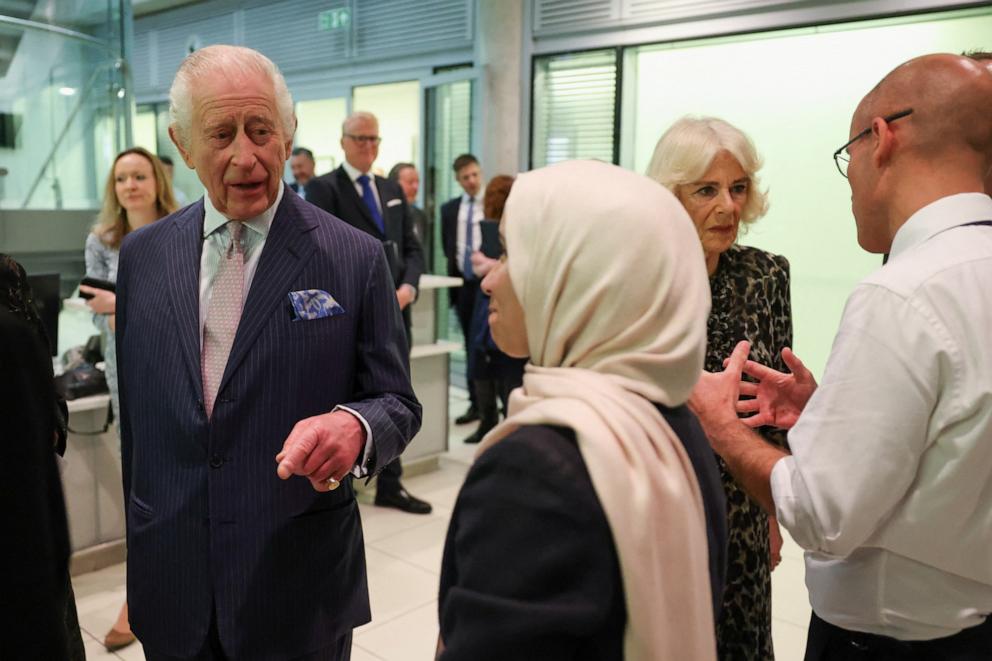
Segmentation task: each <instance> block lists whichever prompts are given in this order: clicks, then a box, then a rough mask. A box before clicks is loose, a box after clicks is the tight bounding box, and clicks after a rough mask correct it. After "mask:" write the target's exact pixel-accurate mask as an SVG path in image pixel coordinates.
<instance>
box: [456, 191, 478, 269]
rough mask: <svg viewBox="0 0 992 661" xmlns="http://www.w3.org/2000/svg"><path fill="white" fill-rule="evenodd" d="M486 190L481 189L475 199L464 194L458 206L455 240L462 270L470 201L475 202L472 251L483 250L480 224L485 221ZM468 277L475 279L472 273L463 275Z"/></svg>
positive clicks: (473, 208) (473, 206)
mask: <svg viewBox="0 0 992 661" xmlns="http://www.w3.org/2000/svg"><path fill="white" fill-rule="evenodd" d="M484 193H485V189H481V188H480V189H479V192H478V194H476V196H475V198H472V197H470V196H469V194H468V193H462V200H461V203H460V204H459V205H458V228H457V229H458V234H457V235H456V238H455V254H456V255H458V269H459V270H461V269H462V265H463V264H464V263H465V247H466V243H465V236H466V235H465V219H466V217H467V216H468V203H469V200H473V199H474V202H473V204H472V251H473V252H474V251H476V250H480V249H481V248H482V226H481V225H479V223H480V222H482V221H483V220H484V217H483V209H482V199H483V194H484ZM463 275H467V277H469V278H473V279H474V278H475V275H474V274H472V273H469V274H463Z"/></svg>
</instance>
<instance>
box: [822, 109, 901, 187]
mask: <svg viewBox="0 0 992 661" xmlns="http://www.w3.org/2000/svg"><path fill="white" fill-rule="evenodd" d="M912 114H913V109H912V108H907V109H906V110H900V111H899V112H897V113H893V114H891V115H889V116H888V117H883V118H882V121H883V122H885V123H886V124H888V123H889V122H894V121H896V120H897V119H902V118H903V117H908V116H910V115H912ZM869 133H871V127H870V126H869V127H868V128H866V129H865V130H864V131H862V132H861V133H859V134H857V135H856V136H854V137H853V138H851V139H850V140H848V141H847V142H845V143H844V144H843V146H841V148H840V149H838V150H837V151H835V152H834V163H835V164H836V165H837V171H838V172H840V174H841V176H842V177H844V178H845V179H847V164H848V163H850V162H851V155H850V154H848V153H846V152H845V150H846V149H847V148H848V147H850V146H851V145H853V144H854V143H855V142H857V141H858V140H860V139H861V138H863V137H865V136H866V135H868V134H869Z"/></svg>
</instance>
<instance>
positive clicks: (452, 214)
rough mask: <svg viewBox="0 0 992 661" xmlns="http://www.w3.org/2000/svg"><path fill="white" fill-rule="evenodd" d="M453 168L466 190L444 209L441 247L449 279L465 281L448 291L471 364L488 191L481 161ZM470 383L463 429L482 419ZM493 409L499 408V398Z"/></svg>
mask: <svg viewBox="0 0 992 661" xmlns="http://www.w3.org/2000/svg"><path fill="white" fill-rule="evenodd" d="M451 167H452V170H454V171H455V180H456V181H457V182H458V185H459V186H461V188H462V194H461V195H459V196H458V197H453V198H451V199H450V200H448V201H447V202H445V203H444V204H442V205H441V246H442V247H443V248H444V256H445V257H446V258H447V260H448V275H450V276H451V277H453V278H461V279H462V280H463V284H462V286H461V287H451V288H450V289H448V295H449V296H450V297H451V305H452V307H454V308H455V314H457V315H458V324H459V325H460V326H461V328H462V336H463V337H464V338H465V357H466V360H467V359H468V356H469V355H470V352H471V349H470V347H469V338H470V329H469V325H470V324H471V321H472V310H474V309H475V299H476V297H477V296H478V294H479V283H480V280H479V278H478V277H476V275H475V273H473V272H472V253H474V252H476V251H477V250H479V249H480V248H481V247H482V229H481V228H480V226H479V223H480V222H482V220H483V211H482V199H483V194H484V192H485V188H484V186H483V183H482V169H481V168H480V167H479V160H478V159H477V158H476V157H475V156H473V155H472V154H462V155H461V156H459V157H458V158H456V159H455V162H454V164H453V165H452V166H451ZM466 382H467V385H468V394H469V400H470V402H471V404H470V406H469V409H468V410H467V411H466V412H465V413H463V414H462V415H460V416H459V417H458V418H457V419H456V420H455V423H456V424H459V425H464V424H468V423H470V422H475V421H476V420H478V419H479V403H478V401H477V399H476V398H477V397H478V393H477V392H476V391H475V388H474V387H473V384H472V381H471V380H469V379H468V378H466ZM493 407H495V396H494V402H493Z"/></svg>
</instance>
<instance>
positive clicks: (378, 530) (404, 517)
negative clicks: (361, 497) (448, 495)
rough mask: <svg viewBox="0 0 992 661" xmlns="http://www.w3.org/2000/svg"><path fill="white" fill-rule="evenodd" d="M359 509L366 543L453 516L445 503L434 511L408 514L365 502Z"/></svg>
mask: <svg viewBox="0 0 992 661" xmlns="http://www.w3.org/2000/svg"><path fill="white" fill-rule="evenodd" d="M432 505H434V503H432ZM359 509H360V510H361V514H362V534H363V535H364V536H365V543H366V544H371V543H374V542H377V541H379V540H380V539H383V538H384V537H389V536H390V535H395V534H396V533H398V532H403V531H404V530H410V529H412V528H417V527H419V526H423V525H426V524H428V523H431V522H432V521H447V520H448V519H449V518H450V517H451V510H450V509H449V508H448V507H445V506H443V505H436V506H434V511H433V512H431V513H430V514H408V513H406V512H401V511H399V510H397V509H393V508H392V507H376V506H375V505H366V504H364V503H361V504H359Z"/></svg>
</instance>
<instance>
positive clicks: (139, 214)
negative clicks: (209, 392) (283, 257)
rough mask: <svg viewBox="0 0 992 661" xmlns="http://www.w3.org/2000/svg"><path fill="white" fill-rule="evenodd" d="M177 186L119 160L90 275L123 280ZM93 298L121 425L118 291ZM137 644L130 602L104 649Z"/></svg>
mask: <svg viewBox="0 0 992 661" xmlns="http://www.w3.org/2000/svg"><path fill="white" fill-rule="evenodd" d="M177 207H178V205H177V204H176V199H175V197H174V196H173V193H172V182H171V180H170V179H169V177H168V175H166V173H165V169H164V168H163V167H162V163H161V161H159V160H158V158H157V157H156V156H154V155H153V154H151V153H150V152H148V151H147V150H145V149H142V148H141V147H133V148H131V149H126V150H124V151H122V152H121V153H120V154H118V155H117V158H116V159H114V166H113V168H111V170H110V175H109V176H108V177H107V185H106V188H105V190H104V196H103V209H101V211H100V215H99V217H98V219H97V224H96V226H95V227H94V228H93V231H92V232H91V233H90V235H89V236H87V237H86V275H87V276H89V277H91V278H98V279H100V280H107V281H110V282H114V281H116V280H117V257H118V254H119V252H120V247H121V241H123V240H124V237H125V236H126V235H127V234H128V233H129V232H133V231H134V230H136V229H140V228H141V227H144V226H145V225H147V224H149V223H152V222H154V221H156V220H158V219H159V218H162V217H163V216H167V215H168V214H170V213H172V212H173V211H175V210H176V208H177ZM79 291H80V293H84V294H89V295H91V296H92V298H91V299H89V302H88V303H89V306H90V309H91V310H93V314H94V317H93V323H94V324H96V326H97V328H99V329H100V332H101V333H102V335H103V339H104V342H103V347H104V349H103V350H104V358H105V359H106V373H107V384H108V385H109V386H110V398H111V405H112V406H113V408H114V419H116V420H120V411H119V410H118V409H119V399H118V396H117V350H116V346H115V343H114V313H115V311H116V309H117V297H116V296H115V294H114V293H113V292H110V291H106V290H104V289H96V288H93V287H86V286H80V288H79ZM134 640H135V638H134V634H133V633H131V627H130V626H129V625H128V620H127V602H125V603H124V606H123V607H121V611H120V614H119V615H118V616H117V621H116V622H115V623H114V625H113V627H111V629H110V631H108V632H107V636H106V638H105V639H104V645H105V646H106V648H107V649H108V650H110V651H113V650H116V649H120V648H122V647H126V646H128V645H130V644H131V643H133V642H134Z"/></svg>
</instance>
